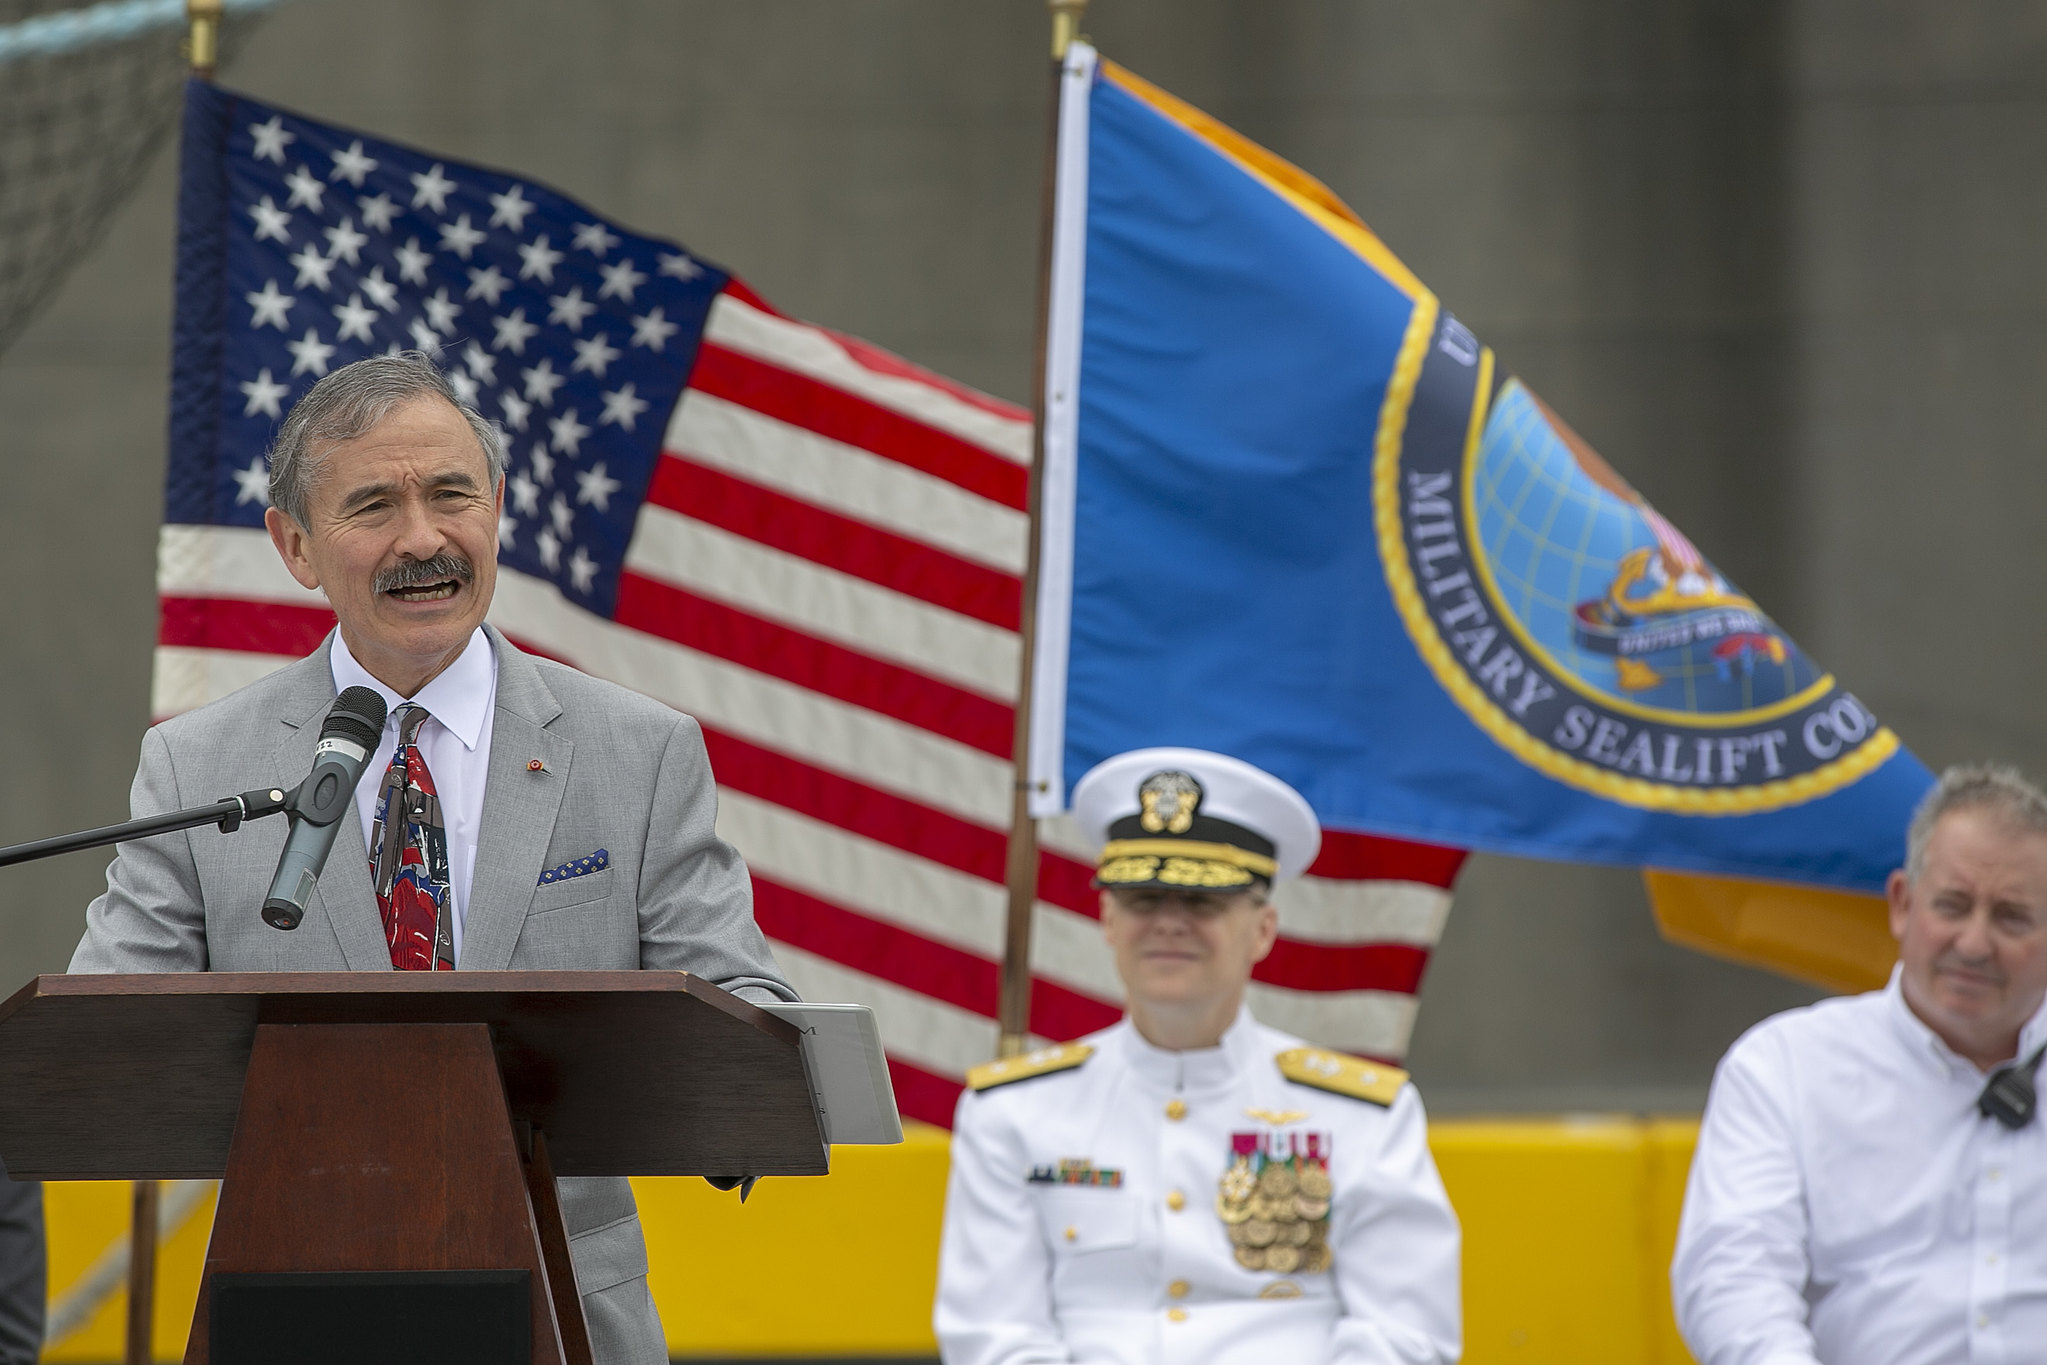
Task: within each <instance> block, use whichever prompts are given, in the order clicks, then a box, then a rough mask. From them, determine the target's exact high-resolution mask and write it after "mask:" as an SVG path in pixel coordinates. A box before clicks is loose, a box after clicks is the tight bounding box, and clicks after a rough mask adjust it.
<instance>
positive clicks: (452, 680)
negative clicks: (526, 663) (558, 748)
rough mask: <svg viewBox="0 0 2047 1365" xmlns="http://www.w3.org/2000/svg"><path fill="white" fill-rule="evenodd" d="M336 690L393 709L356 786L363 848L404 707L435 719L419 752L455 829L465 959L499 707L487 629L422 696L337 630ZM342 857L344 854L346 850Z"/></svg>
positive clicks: (453, 854)
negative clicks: (364, 693) (371, 669)
mask: <svg viewBox="0 0 2047 1365" xmlns="http://www.w3.org/2000/svg"><path fill="white" fill-rule="evenodd" d="M330 663H331V664H332V667H333V669H334V690H335V693H336V694H337V695H338V694H340V693H341V692H344V691H346V690H347V689H349V688H351V687H367V688H370V689H371V690H372V691H374V692H376V694H377V695H378V696H380V697H382V698H383V699H384V704H385V705H386V706H388V707H390V708H391V709H390V713H389V714H388V715H387V716H385V718H384V734H383V737H382V738H381V739H380V740H378V741H377V750H376V752H375V753H373V754H371V755H370V758H369V762H368V764H366V765H365V766H364V768H363V775H362V781H361V782H358V783H357V784H356V788H355V812H356V814H357V815H359V816H361V817H362V840H363V847H364V848H368V847H369V846H370V829H371V827H372V826H373V825H374V824H375V823H376V820H377V789H378V788H379V787H380V786H382V785H383V781H384V770H385V769H387V768H389V767H390V766H391V756H392V755H393V754H395V753H397V752H398V708H399V707H401V706H403V705H405V704H406V703H407V702H411V703H413V704H415V705H418V706H424V707H425V708H426V710H427V714H428V715H429V716H430V717H432V719H430V720H428V721H426V722H425V723H424V724H422V725H421V726H420V727H419V735H418V744H419V756H420V757H421V758H423V759H425V760H426V770H427V771H428V772H429V773H432V774H433V779H434V791H435V793H436V794H437V795H438V796H439V797H440V798H441V819H442V820H443V821H444V822H445V823H446V824H447V827H448V901H449V908H450V910H451V915H450V919H451V920H452V924H451V926H450V927H451V928H452V929H453V931H454V935H455V962H456V964H457V965H458V966H459V965H460V964H461V961H462V911H463V908H464V907H465V906H467V905H468V904H469V886H470V883H471V881H472V880H473V879H474V878H475V875H476V835H477V831H478V829H479V828H480V827H481V826H482V823H483V783H484V779H485V778H486V777H488V776H489V775H490V732H491V717H492V715H493V714H494V713H495V712H496V711H497V698H498V656H497V651H496V650H495V649H492V648H491V643H490V636H489V635H488V634H486V633H485V632H484V630H483V628H482V627H481V626H479V627H477V630H476V633H475V634H474V635H472V636H470V637H469V647H468V648H467V649H465V650H463V651H462V653H461V655H460V656H459V657H458V658H457V659H456V660H455V662H454V663H452V664H449V665H448V666H447V667H446V668H445V669H443V670H442V671H441V672H440V673H439V674H438V675H437V676H436V677H435V678H434V680H433V681H432V682H430V683H428V684H427V685H426V686H425V687H422V688H420V689H419V695H418V696H415V697H401V696H399V695H398V694H397V693H396V692H393V691H392V690H391V689H390V688H388V687H386V686H384V684H382V683H380V682H378V681H377V680H376V679H375V678H373V677H371V676H370V675H369V673H368V671H367V670H365V669H364V668H363V666H362V665H361V664H359V663H357V662H356V661H355V656H354V655H353V654H350V653H349V652H348V643H347V642H346V641H345V640H343V639H342V638H341V632H340V631H336V632H334V649H333V653H332V654H331V655H330ZM335 856H337V857H338V856H340V855H339V853H338V852H337V854H336V855H335Z"/></svg>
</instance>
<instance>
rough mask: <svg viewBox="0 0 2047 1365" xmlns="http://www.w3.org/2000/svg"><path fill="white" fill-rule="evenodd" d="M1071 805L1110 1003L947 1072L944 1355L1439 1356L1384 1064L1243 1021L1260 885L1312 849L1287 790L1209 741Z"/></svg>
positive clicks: (1424, 1167)
mask: <svg viewBox="0 0 2047 1365" xmlns="http://www.w3.org/2000/svg"><path fill="white" fill-rule="evenodd" d="M1073 804H1074V815H1075V818H1076V819H1077V820H1078V822H1079V823H1080V825H1081V828H1082V830H1083V831H1084V832H1085V833H1086V834H1087V835H1088V837H1089V839H1090V841H1091V842H1093V843H1094V844H1095V845H1096V847H1097V848H1098V849H1099V850H1100V856H1099V858H1098V861H1097V866H1096V871H1095V881H1096V884H1097V885H1098V886H1100V887H1101V888H1102V930H1103V933H1104V935H1105V936H1106V937H1107V938H1108V941H1109V946H1110V948H1111V949H1112V950H1113V952H1114V954H1115V959H1116V969H1117V972H1118V974H1119V975H1120V976H1121V977H1122V979H1123V984H1124V987H1125V989H1126V990H1127V991H1128V992H1129V1001H1130V1014H1129V1017H1128V1018H1126V1019H1125V1020H1124V1021H1123V1022H1122V1023H1120V1024H1117V1025H1116V1026H1115V1027H1113V1028H1109V1029H1104V1030H1103V1031H1102V1032H1100V1033H1097V1034H1093V1035H1091V1036H1090V1037H1088V1038H1085V1039H1083V1040H1081V1041H1080V1042H1078V1043H1072V1044H1068V1045H1066V1046H1064V1047H1056V1048H1048V1049H1045V1050H1044V1051H1042V1052H1039V1053H1035V1054H1032V1055H1030V1056H1027V1057H1018V1058H1011V1059H1008V1060H1005V1061H999V1062H991V1063H989V1064H987V1065H985V1066H981V1067H977V1068H975V1069H974V1071H973V1072H971V1073H969V1075H968V1078H967V1083H968V1087H969V1088H968V1090H967V1091H966V1093H965V1094H963V1095H962V1096H961V1097H960V1104H959V1111H958V1116H957V1118H956V1121H955V1126H954V1130H953V1142H952V1173H951V1182H950V1185H949V1187H948V1189H947V1192H946V1202H945V1232H944V1238H943V1241H942V1244H941V1247H940V1251H939V1271H938V1302H937V1308H936V1313H935V1319H936V1325H937V1332H938V1342H939V1347H940V1349H941V1351H942V1352H943V1354H944V1358H945V1360H946V1362H947V1365H1025V1362H1031V1363H1032V1365H1037V1363H1038V1362H1049V1361H1073V1362H1091V1363H1092V1365H1154V1362H1165V1361H1174V1362H1186V1365H1266V1363H1267V1362H1277V1361H1284V1362H1287V1363H1288V1365H1336V1363H1337V1362H1343V1363H1344V1365H1395V1362H1405V1363H1407V1365H1437V1363H1438V1362H1440V1363H1442V1365H1447V1362H1450V1361H1453V1360H1455V1359H1456V1358H1457V1353H1458V1346H1459V1337H1460V1335H1461V1330H1460V1321H1459V1310H1458V1233H1457V1218H1456V1215H1455V1214H1453V1213H1452V1212H1451V1210H1450V1204H1449V1201H1448V1199H1447V1198H1445V1196H1444V1193H1443V1185H1442V1182H1441V1180H1439V1179H1438V1178H1437V1175H1436V1167H1435V1163H1434V1162H1433V1161H1432V1160H1431V1159H1430V1156H1429V1150H1428V1143H1427V1119H1426V1117H1425V1115H1424V1114H1423V1113H1422V1105H1421V1099H1420V1097H1419V1096H1418V1095H1417V1094H1416V1093H1415V1090H1414V1087H1413V1086H1411V1085H1409V1084H1408V1083H1407V1074H1406V1073H1405V1072H1403V1071H1401V1070H1399V1069H1398V1068H1397V1067H1390V1066H1384V1065H1381V1064H1379V1063H1376V1062H1368V1061H1365V1060H1363V1059H1361V1058H1356V1057H1346V1056H1344V1055H1343V1054H1341V1053H1335V1052H1329V1051H1325V1050H1323V1049H1320V1048H1314V1047H1309V1046H1306V1045H1304V1044H1303V1043H1302V1041H1301V1040H1300V1039H1298V1038H1294V1037H1291V1036H1289V1035H1287V1034H1284V1033H1281V1032H1279V1031H1278V1030H1277V1029H1270V1028H1266V1027H1264V1026H1263V1025H1261V1024H1259V1023H1258V1022H1257V1021H1256V1020H1254V1019H1252V1018H1251V1015H1250V1013H1249V1012H1248V1011H1247V1010H1246V1009H1245V1008H1244V993H1245V986H1246V984H1247V983H1248V981H1249V979H1250V975H1251V969H1252V967H1253V966H1254V965H1255V964H1256V963H1258V962H1259V961H1260V960H1262V959H1263V958H1264V957H1265V956H1266V954H1267V953H1269V952H1270V951H1271V950H1272V946H1273V943H1274V941H1275V939H1276V937H1277V934H1278V916H1277V912H1276V911H1275V910H1274V908H1273V906H1272V904H1271V902H1270V901H1269V900H1268V899H1267V898H1266V892H1267V889H1268V887H1269V885H1270V883H1271V882H1272V881H1273V880H1275V879H1280V878H1286V877H1291V876H1295V875H1298V874H1299V873H1300V872H1301V871H1303V870H1304V869H1305V868H1306V867H1307V866H1308V864H1309V863H1310V862H1311V861H1313V859H1314V856H1315V850H1316V847H1317V845H1318V844H1319V843H1320V841H1321V831H1320V829H1319V828H1318V827H1317V825H1316V822H1315V817H1314V813H1313V812H1312V811H1311V810H1310V809H1309V807H1308V803H1307V802H1306V801H1305V800H1303V799H1302V798H1301V796H1300V794H1299V793H1297V792H1295V791H1294V790H1293V788H1291V787H1289V786H1287V785H1286V784H1285V783H1283V782H1281V781H1279V780H1278V779H1277V778H1275V777H1272V776H1271V775H1270V774H1267V773H1264V772H1262V771H1260V770H1259V769H1257V768H1254V767H1252V766H1251V765H1250V764H1248V763H1244V762H1241V761H1240V760H1237V759H1234V758H1229V757H1226V756H1224V755H1222V754H1214V753H1207V752H1204V751H1202V750H1198V749H1141V750H1137V751H1135V752H1133V753H1128V754H1122V755H1119V756H1118V757H1116V758H1112V759H1109V760H1107V761H1106V762H1104V763H1102V764H1100V765H1098V766H1097V767H1095V768H1094V769H1093V770H1091V771H1090V772H1089V773H1088V774H1087V776H1085V777H1083V778H1082V779H1081V781H1080V783H1079V784H1078V786H1076V788H1075V789H1074V797H1073Z"/></svg>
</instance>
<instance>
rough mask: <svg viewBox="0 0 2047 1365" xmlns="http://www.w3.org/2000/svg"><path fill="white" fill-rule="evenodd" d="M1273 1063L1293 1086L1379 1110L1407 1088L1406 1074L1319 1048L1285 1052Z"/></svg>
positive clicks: (1397, 1069) (1390, 1103)
mask: <svg viewBox="0 0 2047 1365" xmlns="http://www.w3.org/2000/svg"><path fill="white" fill-rule="evenodd" d="M1273 1060H1274V1061H1275V1062H1278V1063H1279V1071H1280V1074H1281V1075H1283V1076H1285V1077H1286V1078H1287V1079H1288V1080H1290V1081H1293V1082H1295V1083H1296V1084H1299V1085H1312V1086H1314V1087H1315V1088H1316V1089H1317V1090H1327V1091H1329V1092H1330V1093H1331V1094H1335V1095H1348V1096H1350V1097H1351V1098H1352V1099H1354V1100H1365V1101H1368V1102H1370V1103H1372V1104H1377V1105H1382V1106H1389V1107H1390V1106H1391V1105H1392V1103H1393V1101H1394V1100H1396V1099H1398V1098H1399V1097H1400V1088H1401V1087H1402V1086H1404V1085H1406V1084H1407V1073H1406V1072H1405V1071H1402V1070H1401V1069H1400V1068H1399V1067H1397V1066H1383V1065H1381V1064H1380V1063H1378V1062H1368V1061H1366V1060H1365V1059H1364V1058H1362V1057H1351V1056H1347V1055H1345V1054H1344V1053H1341V1052H1329V1051H1326V1050H1324V1049H1322V1048H1319V1047H1294V1048H1288V1049H1287V1050H1286V1051H1285V1052H1282V1053H1280V1054H1279V1056H1277V1057H1275V1058H1273Z"/></svg>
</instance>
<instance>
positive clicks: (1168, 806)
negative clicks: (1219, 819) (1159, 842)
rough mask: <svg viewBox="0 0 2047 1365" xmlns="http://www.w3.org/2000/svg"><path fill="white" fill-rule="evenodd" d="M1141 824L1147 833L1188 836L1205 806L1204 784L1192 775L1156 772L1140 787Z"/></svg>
mask: <svg viewBox="0 0 2047 1365" xmlns="http://www.w3.org/2000/svg"><path fill="white" fill-rule="evenodd" d="M1137 804H1138V806H1139V807H1140V808H1141V809H1140V813H1139V815H1138V817H1137V822H1138V823H1139V824H1140V825H1142V826H1143V827H1144V832H1145V833H1147V834H1185V833H1186V832H1187V831H1188V830H1190V829H1192V828H1193V827H1194V812H1195V811H1196V810H1197V809H1199V808H1200V806H1201V784H1200V783H1199V782H1196V781H1195V780H1194V777H1193V774H1191V773H1179V772H1163V773H1153V774H1152V775H1151V776H1150V777H1147V778H1145V779H1144V781H1143V782H1141V783H1139V784H1138V787H1137Z"/></svg>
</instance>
